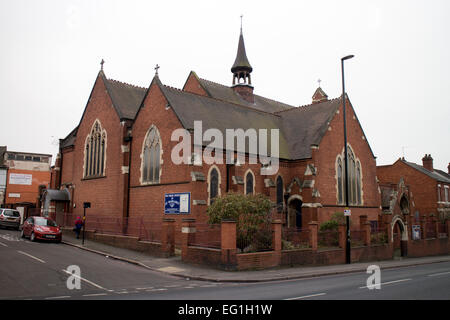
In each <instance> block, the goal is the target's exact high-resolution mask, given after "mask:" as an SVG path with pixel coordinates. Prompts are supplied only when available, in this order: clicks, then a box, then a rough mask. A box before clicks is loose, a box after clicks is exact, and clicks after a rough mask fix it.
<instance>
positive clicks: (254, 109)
mask: <svg viewBox="0 0 450 320" xmlns="http://www.w3.org/2000/svg"><path fill="white" fill-rule="evenodd" d="M203 80H204V79H203ZM206 81H208V80H206ZM161 84H162V85H163V86H164V87H166V88H169V89H174V90H176V91H179V92H181V93H187V94H191V95H194V96H199V97H202V98H208V99H211V100H216V101H220V102H224V103H228V104H232V105H234V106H237V107H240V108H246V109H250V110H252V111H255V112H260V113H264V114H268V115H271V116H274V117H279V116H278V115H276V114H274V113H272V112H267V111H263V110H259V109H256V108H252V107H249V106H245V105H242V104H239V103H234V102H231V101H227V100H222V99H218V98H214V97H210V96H204V95H200V94H197V93H193V92H190V91H184V90H182V89H179V88H175V87H171V86H168V85H165V84H163V83H161ZM225 87H226V86H225Z"/></svg>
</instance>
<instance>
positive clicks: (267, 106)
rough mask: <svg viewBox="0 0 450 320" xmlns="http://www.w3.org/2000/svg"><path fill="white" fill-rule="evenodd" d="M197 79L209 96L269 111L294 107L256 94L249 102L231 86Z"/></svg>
mask: <svg viewBox="0 0 450 320" xmlns="http://www.w3.org/2000/svg"><path fill="white" fill-rule="evenodd" d="M198 80H199V82H200V85H201V86H202V88H203V89H204V90H205V91H206V92H207V93H208V95H209V96H210V97H211V98H215V99H218V100H223V101H227V102H231V103H236V104H240V105H244V106H247V107H250V108H254V109H257V110H261V111H265V112H270V113H273V112H278V111H282V110H287V109H291V108H294V106H291V105H288V104H286V103H282V102H278V101H275V100H271V99H268V98H264V97H261V96H258V95H256V94H254V95H253V96H254V100H255V102H254V103H250V102H248V101H247V100H245V99H243V98H242V97H241V96H240V95H239V94H238V93H236V92H235V91H234V90H233V88H231V87H227V86H224V85H222V84H219V83H215V82H212V81H209V80H205V79H201V78H198Z"/></svg>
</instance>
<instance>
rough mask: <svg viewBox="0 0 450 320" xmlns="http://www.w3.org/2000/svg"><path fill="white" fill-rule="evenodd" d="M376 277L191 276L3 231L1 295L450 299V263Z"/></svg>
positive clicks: (0, 239) (40, 297)
mask: <svg viewBox="0 0 450 320" xmlns="http://www.w3.org/2000/svg"><path fill="white" fill-rule="evenodd" d="M71 265H76V266H79V268H80V271H81V274H80V278H77V279H78V280H79V282H80V284H81V288H80V289H69V288H68V287H67V280H68V278H69V277H70V276H71V274H68V273H67V270H68V267H69V266H71ZM368 277H369V274H366V273H362V272H361V273H350V274H344V275H336V276H325V277H317V278H311V279H301V280H289V281H275V282H265V283H252V284H245V283H213V282H204V281H191V280H187V279H183V278H179V277H173V276H170V275H166V274H163V273H159V272H154V271H151V270H148V269H145V268H142V267H139V266H135V265H132V264H129V263H126V262H121V261H118V260H114V259H109V258H106V257H104V256H101V255H98V254H95V253H91V252H87V251H84V250H80V249H78V248H75V247H72V246H67V245H64V244H55V243H43V242H31V241H29V240H28V239H20V236H19V232H17V231H13V230H0V299H33V300H34V299H37V300H44V299H45V300H47V299H48V300H68V299H77V300H83V299H89V300H90V299H108V300H115V299H119V300H126V299H136V300H141V299H156V300H158V299H163V300H230V299H232V300H265V299H270V300H305V299H350V300H358V299H364V300H366V299H367V300H373V299H432V300H441V299H445V300H448V299H450V262H445V263H435V264H427V265H421V266H414V267H404V268H398V269H387V270H381V289H369V288H367V287H366V285H367V282H366V281H367V278H368ZM72 280H73V278H72Z"/></svg>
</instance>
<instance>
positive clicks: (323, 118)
mask: <svg viewBox="0 0 450 320" xmlns="http://www.w3.org/2000/svg"><path fill="white" fill-rule="evenodd" d="M160 88H161V90H162V91H163V94H164V95H165V97H166V99H167V100H168V101H169V103H170V105H171V107H172V108H173V110H174V111H175V113H176V114H177V116H178V118H179V120H180V122H181V123H182V124H183V127H184V128H185V129H188V130H190V129H193V128H194V121H195V120H202V124H203V131H205V130H206V129H208V128H217V129H219V130H220V131H221V132H222V133H223V134H224V137H225V129H227V128H228V129H230V128H234V129H236V128H242V129H244V130H247V129H249V128H254V129H256V130H259V129H267V130H270V129H279V130H280V131H279V133H280V144H279V154H280V158H282V159H289V160H297V159H305V158H310V157H311V145H319V143H320V141H321V139H322V137H323V136H324V134H325V133H326V131H327V129H328V125H329V123H330V121H331V120H332V119H333V117H334V115H335V113H336V111H337V109H338V108H339V105H340V99H333V100H329V101H325V102H321V103H317V104H314V105H309V106H304V107H298V108H297V107H290V108H289V109H284V110H282V111H280V112H273V113H268V112H265V111H261V110H260V109H256V108H252V107H249V106H248V104H238V103H233V102H230V101H224V100H220V99H214V98H210V97H205V96H202V95H197V94H193V93H189V92H185V91H181V90H178V89H174V88H171V87H167V86H164V85H162V84H160ZM266 101H270V102H271V103H272V106H273V105H278V104H280V103H278V102H276V101H273V100H268V99H267V100H266ZM280 105H281V104H280ZM268 134H270V131H268ZM268 140H270V137H269V139H268ZM205 144H206V145H207V144H209V142H207V143H205ZM268 146H270V141H268ZM268 148H269V150H270V147H268Z"/></svg>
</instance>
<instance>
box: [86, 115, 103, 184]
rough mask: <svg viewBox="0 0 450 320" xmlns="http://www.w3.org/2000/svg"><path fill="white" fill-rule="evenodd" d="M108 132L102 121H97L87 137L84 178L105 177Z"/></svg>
mask: <svg viewBox="0 0 450 320" xmlns="http://www.w3.org/2000/svg"><path fill="white" fill-rule="evenodd" d="M105 160H106V131H105V130H104V129H102V125H101V124H100V121H98V120H96V121H95V122H94V125H93V126H92V130H91V132H90V133H89V135H88V136H87V137H86V142H85V152H84V178H91V177H101V176H104V175H105Z"/></svg>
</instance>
